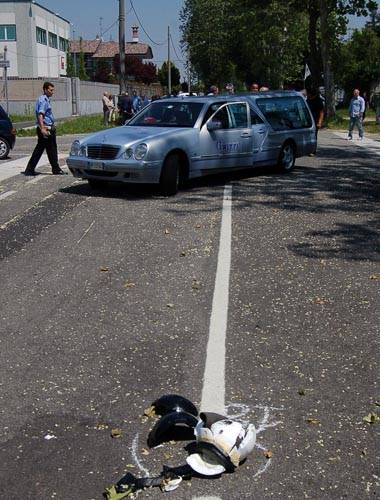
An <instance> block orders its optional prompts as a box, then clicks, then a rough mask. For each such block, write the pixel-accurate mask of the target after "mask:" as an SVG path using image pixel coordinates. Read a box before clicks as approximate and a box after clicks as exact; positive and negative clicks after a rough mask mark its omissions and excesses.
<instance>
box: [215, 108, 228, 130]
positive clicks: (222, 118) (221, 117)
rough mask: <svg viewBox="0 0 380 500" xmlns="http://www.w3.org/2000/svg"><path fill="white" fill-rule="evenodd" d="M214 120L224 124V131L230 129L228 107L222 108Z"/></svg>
mask: <svg viewBox="0 0 380 500" xmlns="http://www.w3.org/2000/svg"><path fill="white" fill-rule="evenodd" d="M213 120H215V121H219V122H221V123H222V129H226V128H230V121H229V118H228V111H227V106H224V107H223V108H221V109H220V110H219V111H218V112H217V113H216V114H215V115H214V117H213Z"/></svg>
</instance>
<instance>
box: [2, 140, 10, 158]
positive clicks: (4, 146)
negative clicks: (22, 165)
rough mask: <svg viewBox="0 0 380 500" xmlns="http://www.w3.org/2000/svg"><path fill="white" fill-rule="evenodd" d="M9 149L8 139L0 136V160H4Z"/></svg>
mask: <svg viewBox="0 0 380 500" xmlns="http://www.w3.org/2000/svg"><path fill="white" fill-rule="evenodd" d="M10 149H11V147H10V145H9V143H8V141H7V140H5V139H4V138H3V137H0V160H5V158H7V157H8V155H9V151H10Z"/></svg>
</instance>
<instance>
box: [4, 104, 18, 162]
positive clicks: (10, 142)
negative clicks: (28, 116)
mask: <svg viewBox="0 0 380 500" xmlns="http://www.w3.org/2000/svg"><path fill="white" fill-rule="evenodd" d="M15 141H16V129H15V128H13V125H12V122H11V120H10V118H9V116H8V115H7V113H6V112H5V111H4V109H3V108H2V107H1V106H0V160H4V158H6V157H7V156H8V154H9V151H10V150H11V149H13V146H14V145H15Z"/></svg>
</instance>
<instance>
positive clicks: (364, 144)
mask: <svg viewBox="0 0 380 500" xmlns="http://www.w3.org/2000/svg"><path fill="white" fill-rule="evenodd" d="M334 135H336V136H337V137H339V138H340V139H344V140H345V141H346V145H347V147H349V146H360V147H361V148H365V149H367V150H368V151H370V152H371V153H375V154H377V155H380V141H375V140H374V139H370V138H369V137H364V138H363V140H362V141H358V140H356V139H354V140H352V141H348V140H347V132H334Z"/></svg>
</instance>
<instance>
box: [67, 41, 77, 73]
mask: <svg viewBox="0 0 380 500" xmlns="http://www.w3.org/2000/svg"><path fill="white" fill-rule="evenodd" d="M66 75H67V76H68V77H69V78H72V77H73V76H75V68H74V62H73V56H72V55H71V53H70V47H69V46H68V47H67V51H66Z"/></svg>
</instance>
